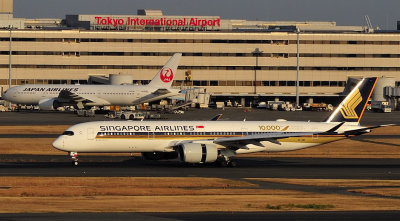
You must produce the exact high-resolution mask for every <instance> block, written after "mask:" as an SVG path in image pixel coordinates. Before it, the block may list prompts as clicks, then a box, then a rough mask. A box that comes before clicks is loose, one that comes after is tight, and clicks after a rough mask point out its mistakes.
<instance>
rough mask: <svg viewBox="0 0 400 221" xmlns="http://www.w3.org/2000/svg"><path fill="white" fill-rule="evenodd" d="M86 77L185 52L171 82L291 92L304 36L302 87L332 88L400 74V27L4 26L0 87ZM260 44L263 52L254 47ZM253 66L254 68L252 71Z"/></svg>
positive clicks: (145, 68)
mask: <svg viewBox="0 0 400 221" xmlns="http://www.w3.org/2000/svg"><path fill="white" fill-rule="evenodd" d="M10 34H11V36H12V41H11V51H12V56H11V63H12V85H19V84H25V83H33V84H42V83H45V84H47V83H49V84H52V83H85V82H86V81H87V79H88V77H89V76H93V75H106V76H108V75H109V74H118V73H121V74H129V75H132V76H133V79H134V82H138V81H140V82H141V83H146V82H147V81H148V80H150V79H152V78H153V76H154V75H155V74H156V73H157V71H158V69H159V68H161V67H162V65H163V64H164V63H165V62H166V61H167V60H168V59H169V57H170V56H171V55H172V54H173V53H175V52H180V53H183V57H182V60H181V62H180V66H179V69H178V73H177V74H176V78H175V79H176V80H175V82H174V85H175V86H177V87H181V86H182V85H184V86H186V87H192V86H200V87H205V88H207V92H209V93H212V94H214V95H217V96H218V95H221V96H222V95H227V96H230V95H231V96H239V95H246V96H251V95H254V94H259V95H260V96H286V95H287V96H293V95H294V94H295V90H296V89H295V88H296V87H295V81H296V68H297V38H299V43H300V44H299V55H300V58H299V67H300V86H301V87H300V94H301V95H302V96H307V95H310V96H315V95H317V96H331V95H335V94H337V93H340V92H342V91H343V89H344V87H345V83H346V81H347V79H348V77H354V76H356V77H357V76H364V77H368V76H386V77H393V78H395V81H396V82H397V85H398V84H399V82H400V74H399V71H400V34H398V33H364V32H353V33H347V32H339V33H338V32H327V33H323V32H300V33H296V32H285V31H283V32H266V31H265V32H264V31H233V30H231V31H186V32H184V31H182V32H180V31H116V30H30V29H18V30H11V31H10V30H0V87H3V89H7V88H8V78H9V77H8V76H9V61H10V60H9V59H10V56H9V51H10V41H9V39H10ZM256 48H258V49H259V50H260V51H262V52H263V53H262V54H261V55H259V56H258V67H256V62H257V61H256V60H257V58H256V56H254V54H253V53H252V52H253V51H255V49H256ZM255 69H256V71H255Z"/></svg>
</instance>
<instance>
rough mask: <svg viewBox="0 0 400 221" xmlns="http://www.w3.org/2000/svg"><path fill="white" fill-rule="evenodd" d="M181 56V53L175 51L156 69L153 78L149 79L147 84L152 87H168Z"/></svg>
mask: <svg viewBox="0 0 400 221" xmlns="http://www.w3.org/2000/svg"><path fill="white" fill-rule="evenodd" d="M181 57H182V54H181V53H175V54H174V55H173V56H172V57H171V58H170V59H169V60H168V61H167V63H166V64H165V65H164V67H162V68H161V70H159V71H158V73H157V74H156V75H155V76H154V78H153V79H152V80H151V81H150V83H149V84H148V86H150V87H154V88H170V87H171V85H172V81H173V80H174V77H175V76H176V70H177V69H178V64H179V61H180V59H181Z"/></svg>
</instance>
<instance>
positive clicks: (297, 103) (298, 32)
mask: <svg viewBox="0 0 400 221" xmlns="http://www.w3.org/2000/svg"><path fill="white" fill-rule="evenodd" d="M296 34H297V65H296V66H297V68H296V70H297V74H296V75H297V76H296V108H297V107H299V106H300V101H299V100H300V99H299V70H300V67H299V58H300V54H299V53H300V52H299V44H300V40H299V36H300V29H299V28H297V29H296Z"/></svg>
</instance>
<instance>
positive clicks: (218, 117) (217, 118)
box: [210, 114, 222, 121]
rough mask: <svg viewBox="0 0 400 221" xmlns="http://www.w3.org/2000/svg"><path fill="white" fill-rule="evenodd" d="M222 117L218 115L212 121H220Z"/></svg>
mask: <svg viewBox="0 0 400 221" xmlns="http://www.w3.org/2000/svg"><path fill="white" fill-rule="evenodd" d="M221 117H222V114H217V115H215V116H214V117H213V118H211V120H210V121H218V120H219V119H220V118H221Z"/></svg>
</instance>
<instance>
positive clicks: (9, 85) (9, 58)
mask: <svg viewBox="0 0 400 221" xmlns="http://www.w3.org/2000/svg"><path fill="white" fill-rule="evenodd" d="M9 30H10V39H9V40H10V42H9V55H8V89H10V88H11V79H12V72H11V70H12V62H11V58H12V56H11V55H12V27H11V26H10V27H9ZM8 108H9V109H10V110H11V102H8Z"/></svg>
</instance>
